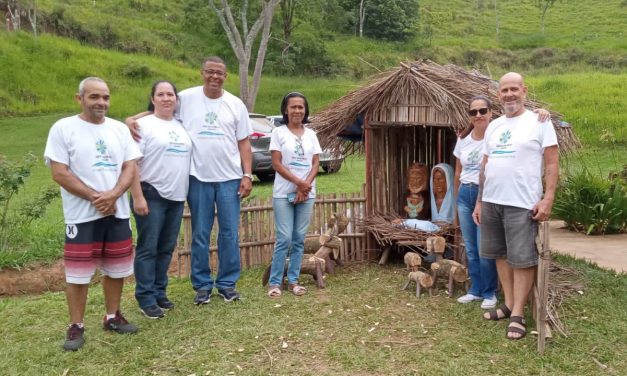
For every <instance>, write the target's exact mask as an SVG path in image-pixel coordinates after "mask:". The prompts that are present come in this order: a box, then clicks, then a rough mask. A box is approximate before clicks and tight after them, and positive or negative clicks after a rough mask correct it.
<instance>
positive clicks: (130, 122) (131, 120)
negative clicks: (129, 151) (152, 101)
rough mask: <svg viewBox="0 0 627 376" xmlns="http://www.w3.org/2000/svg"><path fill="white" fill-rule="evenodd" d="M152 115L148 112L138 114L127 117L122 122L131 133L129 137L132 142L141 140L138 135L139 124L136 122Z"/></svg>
mask: <svg viewBox="0 0 627 376" xmlns="http://www.w3.org/2000/svg"><path fill="white" fill-rule="evenodd" d="M148 115H152V112H150V111H144V112H140V113H138V114H137V115H133V116H129V117H127V118H126V120H124V123H125V124H126V126H127V127H128V129H129V130H130V131H131V136H133V140H135V141H138V142H139V140H141V135H140V134H139V123H137V120H139V119H141V118H143V117H144V116H148Z"/></svg>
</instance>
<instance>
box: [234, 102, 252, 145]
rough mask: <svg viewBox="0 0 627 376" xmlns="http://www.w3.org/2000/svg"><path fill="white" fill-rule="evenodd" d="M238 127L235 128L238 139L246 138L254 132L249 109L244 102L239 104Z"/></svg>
mask: <svg viewBox="0 0 627 376" xmlns="http://www.w3.org/2000/svg"><path fill="white" fill-rule="evenodd" d="M239 107H240V108H239V110H238V114H239V115H238V119H237V129H236V130H235V136H236V137H237V140H238V141H241V140H243V139H245V138H246V137H248V136H250V134H251V133H253V127H252V126H251V124H250V118H249V117H248V110H247V109H246V107H245V106H244V104H243V103H240V104H239Z"/></svg>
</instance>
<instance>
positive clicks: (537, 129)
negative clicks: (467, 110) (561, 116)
mask: <svg viewBox="0 0 627 376" xmlns="http://www.w3.org/2000/svg"><path fill="white" fill-rule="evenodd" d="M498 95H499V100H500V102H501V104H502V105H503V109H504V112H505V115H504V116H501V117H500V118H498V119H496V120H494V121H492V122H491V123H490V125H489V126H488V128H487V130H486V133H485V137H484V141H485V142H484V148H483V154H484V156H483V162H482V165H481V170H480V175H479V193H478V197H477V205H476V207H475V211H474V213H473V217H474V220H475V222H477V224H481V249H480V255H481V257H483V258H488V259H496V267H497V271H498V274H499V280H500V281H501V285H502V287H503V294H504V295H505V303H504V304H503V305H501V306H499V307H498V308H496V309H494V310H492V311H489V312H486V313H485V314H484V318H485V319H488V320H501V319H506V318H509V319H510V323H509V326H508V328H507V338H508V339H520V338H523V337H524V336H525V335H526V333H527V331H526V324H525V320H524V318H523V317H524V308H525V303H526V302H527V297H528V295H529V292H530V291H531V287H532V286H533V280H534V276H535V269H536V268H535V266H536V265H537V262H538V250H537V246H536V243H535V238H536V235H537V233H538V221H546V220H548V219H549V215H550V214H551V207H552V206H553V199H554V197H555V189H556V186H557V178H558V169H559V167H558V148H557V137H556V134H555V129H554V128H553V125H552V124H551V122H550V121H545V122H540V121H538V117H537V115H536V114H534V113H533V112H531V111H529V110H527V109H525V107H524V103H525V98H526V95H527V87H526V86H525V85H524V82H523V78H522V76H521V75H520V74H518V73H514V72H510V73H507V74H505V75H504V76H503V77H502V78H501V80H500V81H499V92H498ZM543 167H544V180H545V187H544V195H543V185H542V172H543V171H542V170H543Z"/></svg>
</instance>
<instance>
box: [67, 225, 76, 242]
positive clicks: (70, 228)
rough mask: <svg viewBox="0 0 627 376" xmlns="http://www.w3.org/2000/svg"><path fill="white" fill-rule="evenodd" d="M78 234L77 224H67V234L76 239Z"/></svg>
mask: <svg viewBox="0 0 627 376" xmlns="http://www.w3.org/2000/svg"><path fill="white" fill-rule="evenodd" d="M77 235H78V227H76V225H66V226H65V236H67V237H68V238H69V239H74V238H75V237H76V236H77Z"/></svg>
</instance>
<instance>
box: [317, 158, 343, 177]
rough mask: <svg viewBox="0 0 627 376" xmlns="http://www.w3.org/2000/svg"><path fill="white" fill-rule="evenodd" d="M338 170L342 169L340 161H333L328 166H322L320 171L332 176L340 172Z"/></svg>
mask: <svg viewBox="0 0 627 376" xmlns="http://www.w3.org/2000/svg"><path fill="white" fill-rule="evenodd" d="M340 168H342V161H341V160H340V161H334V162H331V163H329V164H328V165H324V166H322V170H323V171H324V172H326V173H327V174H333V173H335V172H338V171H340Z"/></svg>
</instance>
